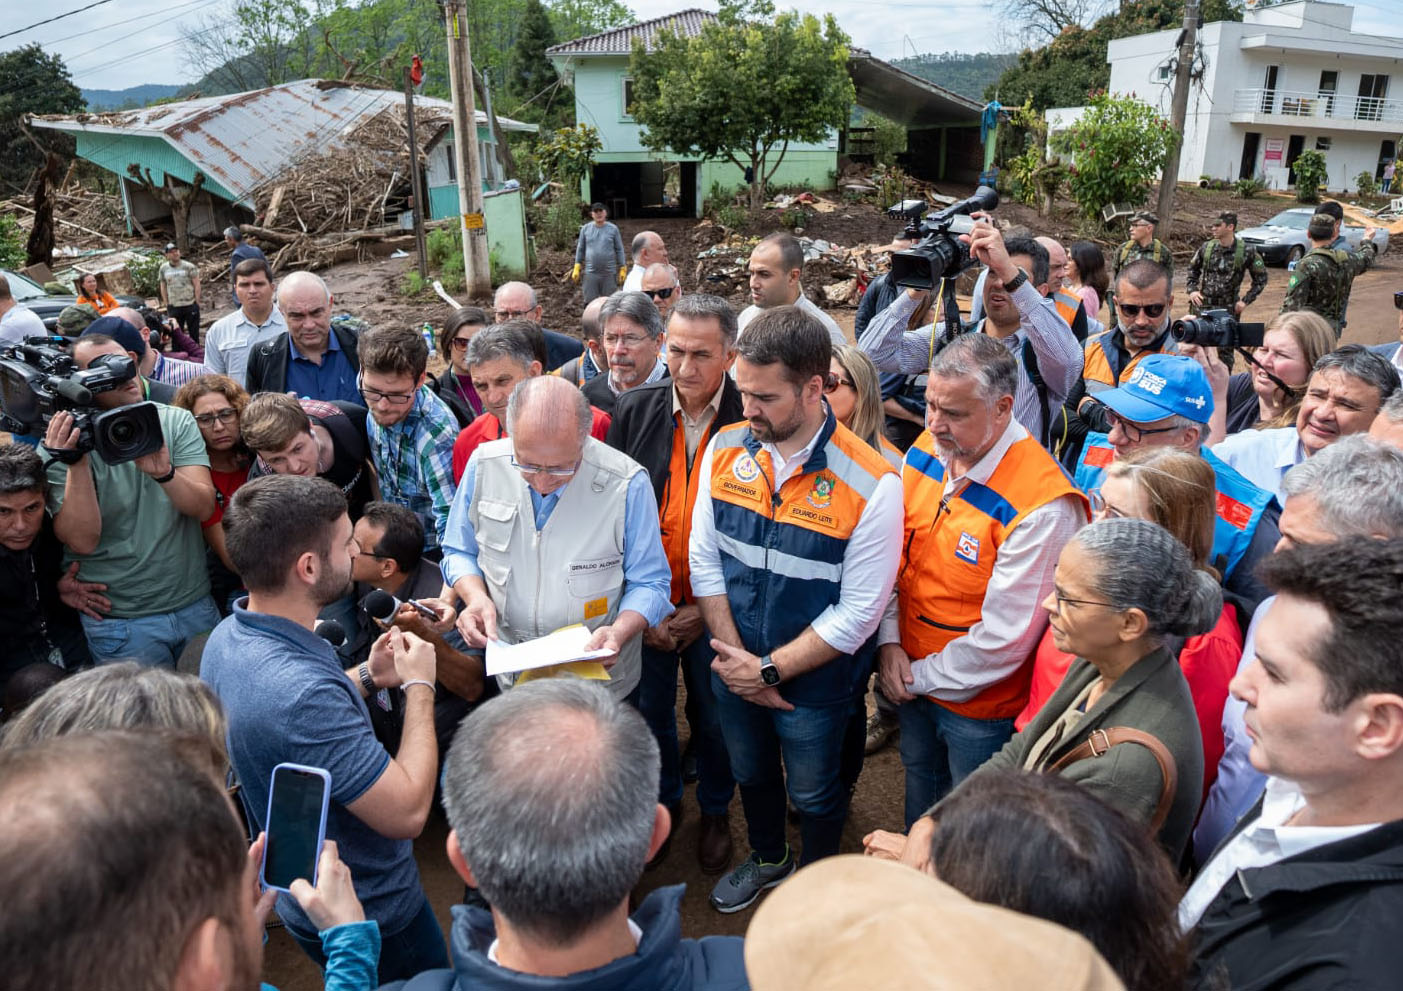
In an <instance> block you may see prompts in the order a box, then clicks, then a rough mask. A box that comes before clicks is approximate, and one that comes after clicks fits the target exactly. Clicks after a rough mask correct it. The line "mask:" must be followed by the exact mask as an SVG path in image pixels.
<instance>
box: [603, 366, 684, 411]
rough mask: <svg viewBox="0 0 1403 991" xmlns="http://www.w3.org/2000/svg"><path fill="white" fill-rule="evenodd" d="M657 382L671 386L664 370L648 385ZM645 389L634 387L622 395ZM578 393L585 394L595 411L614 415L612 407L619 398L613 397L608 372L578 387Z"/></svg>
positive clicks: (642, 386) (670, 381)
mask: <svg viewBox="0 0 1403 991" xmlns="http://www.w3.org/2000/svg"><path fill="white" fill-rule="evenodd" d="M659 382H666V383H667V384H668V385H671V384H672V376H670V375H668V373H667V369H666V368H663V377H662V378H660V379H659V380H658V382H652V383H649V385H657V384H658V383H659ZM646 388H648V386H647V385H636V386H634V387H633V389H630V390H627V391H625V393H624V395H628V393H629V392H632V391H634V389H646ZM580 391H581V392H583V393H584V394H585V398H586V399H588V400H589V404H590V405H591V406H593V407H594V408H595V409H600V410H603V411H604V412H606V413H608V414H609V415H610V416H613V415H614V407H616V406H618V404H619V397H618V396H616V395H614V390H613V389H611V388H610V387H609V373H608V372H603V371H601V372H600V373H599V374H598V375H596V376H595V377H594V378H592V379H590V380H589V381H588V382H586V383H585V384H584V385H582V386H580Z"/></svg>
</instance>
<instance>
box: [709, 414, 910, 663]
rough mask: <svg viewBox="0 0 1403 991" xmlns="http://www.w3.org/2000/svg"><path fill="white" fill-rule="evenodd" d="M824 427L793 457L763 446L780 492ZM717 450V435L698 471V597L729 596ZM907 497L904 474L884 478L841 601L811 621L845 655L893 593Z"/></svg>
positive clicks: (852, 539)
mask: <svg viewBox="0 0 1403 991" xmlns="http://www.w3.org/2000/svg"><path fill="white" fill-rule="evenodd" d="M822 429H823V428H822V427H819V429H818V430H816V431H815V432H814V435H813V436H812V437H810V438H809V442H808V443H807V444H805V445H804V446H803V447H802V448H801V449H800V450H798V451H797V452H795V453H794V454H793V455H791V456H790V457H788V458H785V457H784V456H783V455H781V454H780V453H779V450H778V449H777V448H776V447H775V446H774V445H773V444H762V445H761V447H763V448H764V449H765V450H766V451H768V452H769V455H770V459H771V464H772V465H773V466H774V474H775V480H774V482H775V489H776V490H778V489H779V488H780V487H781V486H783V485H784V483H785V482H786V481H787V480H788V479H789V478H790V477H791V476H793V475H794V474H795V473H796V472H798V471H800V470H801V469H802V468H803V466H804V462H806V461H807V460H808V459H809V455H810V454H811V453H812V452H813V446H814V442H815V441H816V440H818V435H819V433H820V432H822ZM715 448H716V438H715V437H712V439H711V443H709V444H707V446H706V453H705V454H703V455H702V463H701V466H700V468H699V473H698V475H697V477H698V478H700V479H703V480H704V484H703V485H702V486H701V487H700V489H699V490H698V492H697V500H696V504H695V505H694V506H693V508H692V538H691V544H690V545H689V548H688V559H689V562H690V564H691V570H692V594H693V595H694V596H703V595H725V594H726V576H725V574H724V572H723V571H722V568H721V553H720V551H719V549H718V548H717V541H716V520H715V517H714V516H713V515H712V508H711V454H712V451H713V450H715ZM901 496H902V491H901V477H900V476H899V475H896V474H884V475H882V477H881V478H880V479H878V481H877V486H876V488H874V489H873V491H872V496H871V498H869V499H868V500H867V505H866V507H864V509H863V511H862V517H861V518H860V519H859V520H858V522H857V526H856V527H854V528H853V532H852V535H851V536H849V537H848V542H847V548H846V549H845V550H844V552H843V566H842V577H841V578H840V579H839V593H838V601H837V602H836V603H834V604H833V605H831V606H828V607H826V608H825V609H824V610H823V612H821V613H819V614H818V615H817V616H815V617H814V618H813V619H812V620H810V622H809V625H810V626H811V627H813V631H814V632H815V633H816V634H818V636H819V638H820V639H822V640H823V642H824V643H826V644H828V646H830V647H832V648H833V649H834V650H836V651H838V652H840V653H843V654H851V653H853V652H854V651H856V650H857V649H858V648H859V647H861V646H862V645H863V644H864V643H866V642H867V638H868V637H870V636H871V635H872V631H873V630H875V629H876V628H877V622H878V620H879V619H880V618H881V615H882V605H883V603H885V602H886V601H887V599H889V598H890V597H891V590H892V585H893V584H894V583H895V581H896V569H897V565H898V564H900V563H901V528H902V522H903V519H904V517H903V510H902V507H901ZM772 607H773V608H775V609H783V608H785V606H784V604H783V603H780V602H776V603H772Z"/></svg>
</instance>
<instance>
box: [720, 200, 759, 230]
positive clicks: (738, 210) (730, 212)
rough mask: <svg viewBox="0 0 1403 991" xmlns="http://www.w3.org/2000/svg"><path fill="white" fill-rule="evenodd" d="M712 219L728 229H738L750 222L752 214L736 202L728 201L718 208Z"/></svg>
mask: <svg viewBox="0 0 1403 991" xmlns="http://www.w3.org/2000/svg"><path fill="white" fill-rule="evenodd" d="M712 219H713V220H715V221H716V223H718V224H720V225H721V226H722V227H725V228H726V229H727V230H733V231H738V230H740V229H741V228H743V227H744V226H745V225H746V224H747V223H749V221H750V214H749V212H747V211H746V209H745V207H743V206H736V204H734V203H728V204H726V205H725V206H723V207H721V209H719V210H717V211H716V215H715V217H713V218H712Z"/></svg>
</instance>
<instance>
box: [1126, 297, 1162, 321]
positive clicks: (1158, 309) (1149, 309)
mask: <svg viewBox="0 0 1403 991" xmlns="http://www.w3.org/2000/svg"><path fill="white" fill-rule="evenodd" d="M1167 305H1168V304H1167V303H1145V304H1144V305H1140V304H1138V303H1122V302H1121V301H1120V300H1116V306H1118V307H1120V311H1121V312H1122V313H1124V314H1125V315H1126V316H1128V317H1132V318H1133V317H1138V316H1139V315H1140V311H1141V310H1144V311H1145V316H1147V317H1149V318H1150V319H1151V320H1155V319H1158V318H1159V317H1161V316H1163V315H1164V308H1165V306H1167Z"/></svg>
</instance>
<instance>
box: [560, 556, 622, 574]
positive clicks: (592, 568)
mask: <svg viewBox="0 0 1403 991" xmlns="http://www.w3.org/2000/svg"><path fill="white" fill-rule="evenodd" d="M623 563H624V559H623V555H622V554H621V555H619V556H618V557H605V558H600V559H599V560H597V561H571V562H570V577H571V578H581V577H584V576H585V575H592V574H596V573H598V572H600V571H611V570H613V569H614V568H617V567H619V565H621V564H623Z"/></svg>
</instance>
